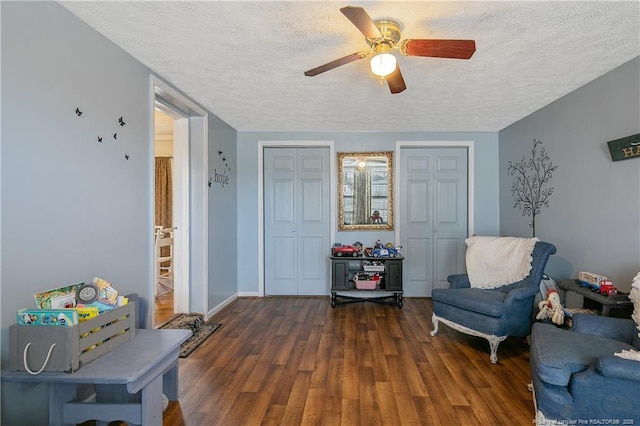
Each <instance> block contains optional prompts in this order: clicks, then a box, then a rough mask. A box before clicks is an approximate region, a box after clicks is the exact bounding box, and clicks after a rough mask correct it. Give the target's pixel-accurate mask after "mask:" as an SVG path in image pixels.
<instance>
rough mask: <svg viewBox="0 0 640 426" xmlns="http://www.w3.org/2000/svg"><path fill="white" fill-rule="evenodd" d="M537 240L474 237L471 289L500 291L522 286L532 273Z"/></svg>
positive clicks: (470, 246) (469, 268) (468, 256)
mask: <svg viewBox="0 0 640 426" xmlns="http://www.w3.org/2000/svg"><path fill="white" fill-rule="evenodd" d="M536 241H538V239H537V238H516V237H470V238H467V239H466V240H465V242H466V243H467V254H466V264H467V275H468V276H469V283H470V284H471V287H475V288H496V287H501V286H503V285H507V284H512V283H515V282H518V281H520V280H522V279H524V278H526V277H527V276H528V275H529V272H530V271H531V262H532V261H533V257H532V253H533V248H534V246H535V245H536Z"/></svg>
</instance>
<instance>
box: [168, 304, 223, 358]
mask: <svg viewBox="0 0 640 426" xmlns="http://www.w3.org/2000/svg"><path fill="white" fill-rule="evenodd" d="M221 326H222V324H214V323H206V322H204V318H203V315H202V314H178V316H176V317H174V318H172V319H170V320H169V321H167V322H166V323H164V324H162V325H161V326H160V327H159V328H181V329H185V330H191V331H192V332H193V336H191V337H189V339H188V340H187V341H186V342H184V343H183V344H182V345H181V346H180V358H186V357H188V356H189V355H190V354H191V352H193V351H194V350H196V348H197V347H198V346H200V345H201V344H202V342H204V341H205V340H207V337H209V336H211V334H213V332H214V331H216V330H217V329H218V328H220V327H221Z"/></svg>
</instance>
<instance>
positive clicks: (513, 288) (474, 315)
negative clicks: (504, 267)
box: [431, 241, 556, 364]
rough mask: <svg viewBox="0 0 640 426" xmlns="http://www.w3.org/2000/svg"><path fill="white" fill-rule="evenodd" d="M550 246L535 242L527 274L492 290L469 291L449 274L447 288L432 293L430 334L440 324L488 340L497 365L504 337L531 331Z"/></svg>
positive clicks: (463, 282) (464, 279)
mask: <svg viewBox="0 0 640 426" xmlns="http://www.w3.org/2000/svg"><path fill="white" fill-rule="evenodd" d="M555 252H556V248H555V246H554V245H553V244H549V243H545V242H541V241H538V242H536V245H535V247H534V249H533V254H532V257H533V261H532V263H531V266H532V267H531V271H530V272H529V275H528V276H527V277H526V278H524V279H523V280H522V281H518V282H516V283H513V284H509V285H505V286H502V287H498V288H495V289H481V288H471V287H470V284H469V277H468V276H467V275H466V274H461V275H450V276H449V277H448V278H447V280H448V281H449V283H450V284H451V287H450V288H447V289H435V290H433V292H432V294H431V297H432V298H433V317H432V321H433V331H432V332H431V335H432V336H435V335H436V333H437V332H438V323H439V322H443V323H445V324H447V325H448V326H449V327H451V328H453V329H454V330H458V331H460V332H462V333H466V334H470V335H473V336H479V337H483V338H485V339H487V340H488V341H489V346H490V350H491V356H490V360H491V362H492V363H494V364H495V363H497V362H498V355H497V351H498V345H499V344H500V342H502V341H503V340H504V339H506V338H507V337H508V336H516V337H525V336H528V335H529V333H530V332H531V323H532V315H531V313H532V309H533V299H534V297H535V295H536V293H538V292H539V291H540V281H541V280H542V275H543V273H544V268H545V265H546V264H547V260H548V259H549V256H551V255H552V254H554V253H555Z"/></svg>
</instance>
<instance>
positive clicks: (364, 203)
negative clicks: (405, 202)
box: [338, 152, 393, 230]
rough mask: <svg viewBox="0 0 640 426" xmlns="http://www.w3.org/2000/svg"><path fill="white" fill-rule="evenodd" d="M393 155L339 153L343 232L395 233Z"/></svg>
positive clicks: (340, 223) (341, 223) (341, 226)
mask: <svg viewBox="0 0 640 426" xmlns="http://www.w3.org/2000/svg"><path fill="white" fill-rule="evenodd" d="M391 159H392V153H391V152H379V153H338V165H339V176H338V177H339V179H340V188H341V192H340V194H339V209H340V210H339V229H340V230H359V229H393V222H392V200H393V197H392V193H391V191H392V183H391V176H392V170H391V167H392V166H391V164H392V162H391Z"/></svg>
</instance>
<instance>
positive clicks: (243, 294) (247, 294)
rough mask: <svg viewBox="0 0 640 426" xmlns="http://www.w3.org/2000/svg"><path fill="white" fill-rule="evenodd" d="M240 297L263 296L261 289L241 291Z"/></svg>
mask: <svg viewBox="0 0 640 426" xmlns="http://www.w3.org/2000/svg"><path fill="white" fill-rule="evenodd" d="M238 297H262V296H261V295H260V292H259V291H240V292H238Z"/></svg>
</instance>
